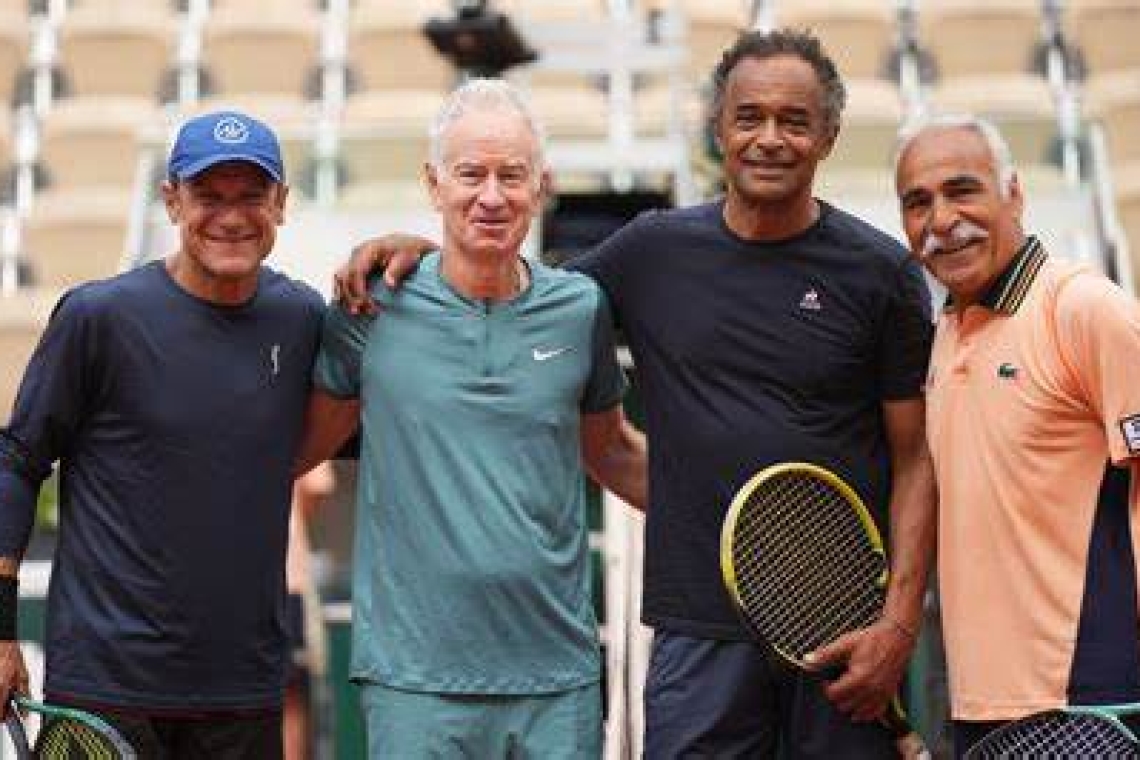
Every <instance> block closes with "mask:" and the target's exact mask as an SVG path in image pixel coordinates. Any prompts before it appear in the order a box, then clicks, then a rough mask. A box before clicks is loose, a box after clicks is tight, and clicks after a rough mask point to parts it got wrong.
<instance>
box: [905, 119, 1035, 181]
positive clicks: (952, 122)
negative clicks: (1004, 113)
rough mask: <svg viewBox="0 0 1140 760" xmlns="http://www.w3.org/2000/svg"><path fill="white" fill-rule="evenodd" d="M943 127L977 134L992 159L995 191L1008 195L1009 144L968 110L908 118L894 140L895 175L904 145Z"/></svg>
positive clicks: (1013, 171)
mask: <svg viewBox="0 0 1140 760" xmlns="http://www.w3.org/2000/svg"><path fill="white" fill-rule="evenodd" d="M943 129H972V130H974V131H975V132H977V133H978V134H979V135H981V137H982V140H983V141H985V143H986V146H987V147H988V148H989V150H990V156H991V157H993V160H994V172H995V174H996V179H997V181H998V190H999V192H1000V193H1001V196H1002V197H1003V198H1008V197H1009V193H1010V185H1011V183H1012V182H1013V178H1014V175H1015V174H1016V169H1015V167H1014V164H1013V154H1012V153H1011V152H1010V150H1009V143H1007V142H1006V141H1005V138H1004V137H1002V135H1001V132H1000V131H999V130H998V128H997V127H995V126H994V124H993V122H991V121H988V120H987V119H984V118H982V117H981V116H976V115H974V114H968V113H951V114H935V115H925V116H919V117H918V118H916V119H912V120H911V121H908V122H907V123H906V124H904V125H903V126H902V128H900V129H899V133H898V138H897V139H896V140H895V155H894V161H893V164H894V167H895V176H898V170H899V161H901V160H902V156H903V154H904V153H906V150H907V148H909V147H910V146H911V144H912V143H913V142H914V141H915V140H916V139H918V137H919V136H920V135H922V134H923V133H925V132H929V131H932V130H935V131H936V130H943Z"/></svg>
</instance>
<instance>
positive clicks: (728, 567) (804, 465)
mask: <svg viewBox="0 0 1140 760" xmlns="http://www.w3.org/2000/svg"><path fill="white" fill-rule="evenodd" d="M796 474H802V475H808V476H811V477H813V478H818V479H819V480H822V481H824V482H826V483H827V484H828V485H830V486H832V487H834V488H835V490H837V491H838V492H839V493H840V494H841V495H842V496H843V498H844V499H845V500H846V501H847V503H848V504H849V505H850V506H851V510H852V511H853V512H854V513H855V515H856V517H857V518H858V519H859V523H860V524H861V525H862V527H863V531H864V532H865V533H866V534H867V539H868V541H869V542H870V543H871V546H872V547H873V549H874V550H875V551H876V552H878V553H879V554H882V555H883V556H884V557H885V556H886V553H887V552H886V548H885V547H884V546H883V537H882V535H881V534H880V533H879V529H878V527H877V526H876V525H875V521H874V520H873V519H872V518H871V513H870V511H869V510H868V509H867V506H866V505H865V504H864V503H863V500H862V499H860V498H859V494H857V493H855V489H853V488H852V487H851V486H849V485H847V483H846V481H844V480H843V478H841V477H839V476H838V475H836V474H835V473H834V472H832V471H831V470H828V469H826V468H824V467H820V466H819V465H814V464H810V463H808V462H784V463H781V464H774V465H771V466H769V467H765V468H764V469H763V470H761V471H760V472H758V473H756V474H755V475H753V476H752V477H751V478H749V479H748V482H746V483H745V484H744V485H743V486H741V487H740V489H739V490H738V491H737V492H736V496H734V497H733V499H732V504H731V505H730V506H729V508H728V513H727V514H726V515H725V517H724V523H723V524H722V526H721V532H720V572H721V575H722V576H723V578H724V586H725V588H726V589H728V593H729V596H731V597H732V603H733V604H735V605H736V607H737V609H738V610H743V609H744V602H743V600H742V599H741V598H740V592H739V590H738V586H737V579H736V575H737V574H736V562H735V560H734V559H733V556H732V537H733V535H734V534H735V533H736V523H737V522H738V520H739V519H740V513H741V512H742V511H743V510H744V506H745V504H747V503H748V499H749V498H750V497H751V496H752V494H753V493H754V492H755V491H756V490H757V489H758V488H760V486H761V485H763V484H764V483H766V482H767V481H769V480H772V479H773V478H777V477H780V476H783V475H796ZM889 579H890V570H889V569H888V567H887V563H886V562H883V572H882V574H881V575H880V576H879V577H878V578H877V579H876V581H875V583H876V585H878V587H879V588H883V589H885V588H886V587H887V581H888V580H889ZM773 646H775V645H773ZM775 648H776V649H777V650H779V647H775ZM780 655H781V656H782V657H784V658H785V659H787V660H791V661H792V662H798V661H797V660H796V658H794V657H791V656H789V654H788V653H787V652H780ZM801 664H802V663H801Z"/></svg>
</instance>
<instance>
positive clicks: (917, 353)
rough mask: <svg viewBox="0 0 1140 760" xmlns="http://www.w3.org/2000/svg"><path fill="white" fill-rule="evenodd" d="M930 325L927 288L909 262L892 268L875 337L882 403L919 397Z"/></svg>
mask: <svg viewBox="0 0 1140 760" xmlns="http://www.w3.org/2000/svg"><path fill="white" fill-rule="evenodd" d="M933 336H934V324H933V322H932V321H931V314H930V289H929V288H928V287H927V285H926V280H925V279H924V278H923V276H922V271H921V269H919V267H918V264H917V263H915V262H914V261H913V260H911V259H907V260H905V261H903V262H902V263H901V264H900V265H899V266H898V267H896V269H895V278H894V283H893V287H892V288H891V293H890V295H889V303H888V306H887V311H886V314H885V319H884V322H883V326H882V330H881V331H880V338H879V378H880V380H879V387H880V396H881V397H882V399H883V400H885V401H900V400H904V399H911V398H917V397H919V396H921V395H922V387H923V383H924V382H925V381H926V369H927V365H928V364H929V362H930V345H931V341H932V340H933Z"/></svg>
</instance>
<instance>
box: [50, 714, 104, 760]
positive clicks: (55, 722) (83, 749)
mask: <svg viewBox="0 0 1140 760" xmlns="http://www.w3.org/2000/svg"><path fill="white" fill-rule="evenodd" d="M35 756H36V757H37V758H43V760H77V759H78V760H119V758H121V757H122V756H123V755H122V754H121V753H120V752H119V749H118V747H117V746H116V745H115V743H114V742H112V741H111V740H110V739H109V738H108V737H106V736H104V735H103V734H102V733H100V732H99V731H97V730H96V729H94V728H92V727H91V726H88V725H86V724H84V723H81V722H79V721H76V720H68V719H66V718H55V719H49V720H47V721H46V723H45V725H44V727H43V729H42V730H41V731H40V734H39V737H37V739H36V751H35Z"/></svg>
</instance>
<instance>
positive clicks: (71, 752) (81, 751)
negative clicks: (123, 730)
mask: <svg viewBox="0 0 1140 760" xmlns="http://www.w3.org/2000/svg"><path fill="white" fill-rule="evenodd" d="M29 712H30V713H34V714H36V715H38V716H39V718H40V731H39V734H38V735H37V736H36V743H35V746H34V747H32V746H31V745H29V743H28V732H27V728H26V726H25V724H24V719H23V717H22V715H23V714H24V713H29ZM4 724H5V726H6V727H7V729H8V736H9V738H10V739H11V740H12V746H13V747H14V748H15V750H16V758H17V760H135V757H136V754H135V751H134V749H132V748H131V745H130V744H128V743H127V741H126V740H125V739H124V738H123V737H122V735H121V734H120V733H119V732H118V731H116V730H115V729H114V728H113V727H112V726H111V725H110V724H108V723H107V722H106V721H105V720H103V719H102V718H100V717H98V716H96V715H92V714H91V713H88V712H84V711H82V710H76V709H73V708H70V707H56V706H53V705H45V704H43V703H40V702H33V701H32V700H30V699H25V698H24V697H16V698H15V699H13V700H9V703H8V717H7V718H6V719H5V720H4Z"/></svg>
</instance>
